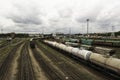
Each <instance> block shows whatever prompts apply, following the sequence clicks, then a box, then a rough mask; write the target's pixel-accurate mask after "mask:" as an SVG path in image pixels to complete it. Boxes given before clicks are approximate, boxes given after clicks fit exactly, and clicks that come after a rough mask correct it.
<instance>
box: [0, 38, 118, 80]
mask: <svg viewBox="0 0 120 80" xmlns="http://www.w3.org/2000/svg"><path fill="white" fill-rule="evenodd" d="M57 44H58V43H57V42H55V41H49V40H46V39H45V40H43V39H35V40H34V39H30V38H15V39H12V40H10V41H7V40H1V41H0V80H120V64H119V63H120V59H118V58H119V57H117V59H113V60H115V61H118V62H117V63H118V64H117V63H116V65H117V67H116V65H115V66H114V65H113V66H112V67H113V68H111V65H112V63H109V64H108V65H107V64H105V67H104V66H103V64H102V65H101V64H97V63H96V62H97V61H96V62H93V60H94V59H95V58H93V57H91V56H90V57H89V58H88V56H89V55H92V53H90V54H89V55H87V56H85V59H83V57H81V56H79V57H78V54H77V56H76V55H74V54H76V53H79V52H80V50H78V49H76V48H75V49H74V48H73V47H71V48H73V49H71V50H73V51H72V54H71V52H69V51H67V49H68V48H66V47H68V46H66V45H64V44H62V43H60V45H58V47H56V46H57ZM61 46H62V47H61ZM69 49H70V46H69ZM115 49H116V50H117V55H118V54H120V50H119V49H120V48H119V47H117V48H115ZM88 52H89V51H88ZM73 53H74V54H73ZM81 53H82V52H81ZM81 53H80V54H81ZM85 53H86V52H84V53H83V54H85ZM86 54H87V53H86ZM96 55H97V54H96ZM92 56H94V55H92ZM100 56H101V55H100ZM100 58H101V59H104V58H103V57H100ZM105 59H106V58H105ZM98 61H99V60H98ZM111 62H112V60H111ZM98 63H99V62H98ZM106 63H107V61H106ZM114 64H115V63H114ZM106 65H107V67H106ZM109 65H110V66H109Z"/></svg>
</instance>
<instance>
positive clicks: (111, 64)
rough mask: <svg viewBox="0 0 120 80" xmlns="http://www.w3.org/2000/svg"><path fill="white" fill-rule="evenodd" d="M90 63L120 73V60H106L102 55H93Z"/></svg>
mask: <svg viewBox="0 0 120 80" xmlns="http://www.w3.org/2000/svg"><path fill="white" fill-rule="evenodd" d="M90 61H91V62H93V63H95V64H97V65H100V66H102V67H104V68H107V69H110V70H113V71H115V72H117V73H120V59H117V58H112V57H110V58H106V57H105V56H103V55H101V54H97V53H93V54H91V56H90Z"/></svg>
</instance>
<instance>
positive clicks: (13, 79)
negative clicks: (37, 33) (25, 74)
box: [8, 44, 24, 80]
mask: <svg viewBox="0 0 120 80" xmlns="http://www.w3.org/2000/svg"><path fill="white" fill-rule="evenodd" d="M23 45H24V44H22V45H21V46H20V48H18V50H17V52H16V54H15V57H14V59H13V62H12V64H11V68H10V74H9V78H8V79H9V80H16V74H17V72H18V69H17V67H18V59H19V57H20V52H21V50H22V47H23Z"/></svg>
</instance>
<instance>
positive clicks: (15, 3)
mask: <svg viewBox="0 0 120 80" xmlns="http://www.w3.org/2000/svg"><path fill="white" fill-rule="evenodd" d="M87 18H89V19H90V21H89V32H108V31H112V26H114V31H120V0H0V29H3V32H27V33H28V32H31V33H34V32H37V33H42V32H44V33H53V32H64V33H69V29H70V28H71V32H72V33H86V32H87V30H86V26H87V25H86V19H87Z"/></svg>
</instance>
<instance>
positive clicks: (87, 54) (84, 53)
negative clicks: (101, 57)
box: [77, 49, 92, 60]
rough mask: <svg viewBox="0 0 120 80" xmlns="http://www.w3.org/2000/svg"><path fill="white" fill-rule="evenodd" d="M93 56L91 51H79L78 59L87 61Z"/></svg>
mask: <svg viewBox="0 0 120 80" xmlns="http://www.w3.org/2000/svg"><path fill="white" fill-rule="evenodd" d="M91 54H92V52H91V51H88V50H84V49H83V50H79V51H78V55H77V56H78V57H80V58H82V59H85V60H89V57H90V55H91Z"/></svg>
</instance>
